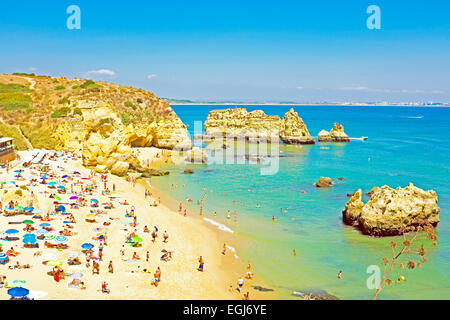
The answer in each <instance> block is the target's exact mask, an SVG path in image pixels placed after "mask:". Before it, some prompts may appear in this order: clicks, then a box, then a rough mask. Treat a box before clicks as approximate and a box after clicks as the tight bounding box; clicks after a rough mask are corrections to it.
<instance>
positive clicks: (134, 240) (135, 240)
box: [131, 237, 142, 242]
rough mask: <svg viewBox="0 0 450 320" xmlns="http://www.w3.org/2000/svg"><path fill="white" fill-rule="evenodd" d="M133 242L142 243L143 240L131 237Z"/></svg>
mask: <svg viewBox="0 0 450 320" xmlns="http://www.w3.org/2000/svg"><path fill="white" fill-rule="evenodd" d="M131 241H133V242H142V239H141V238H139V237H131Z"/></svg>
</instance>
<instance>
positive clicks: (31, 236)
mask: <svg viewBox="0 0 450 320" xmlns="http://www.w3.org/2000/svg"><path fill="white" fill-rule="evenodd" d="M23 238H24V239H25V238H31V239H36V235H35V234H34V233H27V234H25V235H24V236H23Z"/></svg>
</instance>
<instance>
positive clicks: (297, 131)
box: [280, 108, 315, 144]
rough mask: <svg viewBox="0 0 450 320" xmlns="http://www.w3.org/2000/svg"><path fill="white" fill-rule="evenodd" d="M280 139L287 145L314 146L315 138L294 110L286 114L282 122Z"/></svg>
mask: <svg viewBox="0 0 450 320" xmlns="http://www.w3.org/2000/svg"><path fill="white" fill-rule="evenodd" d="M280 138H281V140H282V141H283V142H284V143H286V144H314V143H315V140H314V138H313V137H312V136H311V135H310V134H309V131H308V128H307V127H306V125H305V123H304V122H303V120H302V118H300V117H299V116H298V114H297V112H295V111H294V109H292V108H291V109H290V110H289V111H288V112H286V113H285V115H284V117H283V120H282V121H281V129H280Z"/></svg>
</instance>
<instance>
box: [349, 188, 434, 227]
mask: <svg viewBox="0 0 450 320" xmlns="http://www.w3.org/2000/svg"><path fill="white" fill-rule="evenodd" d="M361 196H362V191H361V189H359V190H358V191H357V192H355V194H354V195H353V196H352V197H351V198H350V200H349V201H348V202H347V203H346V204H345V209H344V210H343V211H342V214H343V215H342V220H343V222H344V223H345V224H348V225H352V226H354V227H356V228H358V229H360V230H361V231H362V233H363V234H368V235H373V236H395V235H401V234H403V233H405V232H409V231H414V230H417V228H418V227H419V226H424V225H426V224H430V225H433V226H437V224H438V223H439V211H440V209H439V207H438V205H437V202H438V199H437V195H436V192H434V191H433V190H429V191H424V190H422V189H420V188H417V187H415V186H414V185H413V184H412V183H410V184H409V185H408V186H407V187H405V188H401V187H398V188H397V189H392V188H390V187H388V186H383V187H381V188H378V187H374V188H373V189H372V191H371V195H370V199H369V201H368V202H367V203H366V204H364V203H363V202H362V200H361Z"/></svg>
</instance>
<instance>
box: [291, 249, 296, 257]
mask: <svg viewBox="0 0 450 320" xmlns="http://www.w3.org/2000/svg"><path fill="white" fill-rule="evenodd" d="M292 253H293V254H294V257H296V256H297V251H295V249H294V250H293V251H292Z"/></svg>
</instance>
